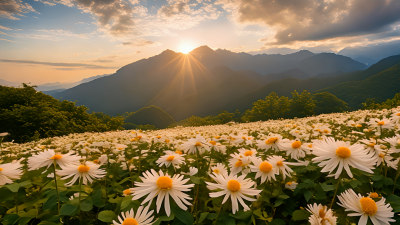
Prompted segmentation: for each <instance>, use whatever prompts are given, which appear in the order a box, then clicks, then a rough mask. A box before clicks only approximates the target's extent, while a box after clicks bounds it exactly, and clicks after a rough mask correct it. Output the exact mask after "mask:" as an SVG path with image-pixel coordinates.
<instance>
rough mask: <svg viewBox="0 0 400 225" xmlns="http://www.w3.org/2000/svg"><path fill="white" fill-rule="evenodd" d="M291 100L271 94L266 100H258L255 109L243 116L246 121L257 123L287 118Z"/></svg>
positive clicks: (254, 104) (254, 105)
mask: <svg viewBox="0 0 400 225" xmlns="http://www.w3.org/2000/svg"><path fill="white" fill-rule="evenodd" d="M290 103H291V102H290V100H289V98H288V97H285V96H281V97H279V96H278V94H276V93H275V92H271V93H270V94H269V95H268V96H267V97H265V99H260V100H257V101H256V102H254V103H253V107H252V108H251V109H249V110H247V111H246V112H245V114H244V116H243V120H244V121H257V120H268V119H278V118H287V117H288V116H289V109H290V107H289V106H290Z"/></svg>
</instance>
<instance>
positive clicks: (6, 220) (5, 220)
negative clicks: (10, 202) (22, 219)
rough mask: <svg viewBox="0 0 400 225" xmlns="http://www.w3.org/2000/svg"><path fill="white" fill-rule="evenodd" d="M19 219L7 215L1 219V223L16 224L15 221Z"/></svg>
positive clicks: (5, 224)
mask: <svg viewBox="0 0 400 225" xmlns="http://www.w3.org/2000/svg"><path fill="white" fill-rule="evenodd" d="M18 219H19V216H18V215H17V214H7V215H5V216H4V217H3V219H2V221H1V223H2V224H4V225H9V224H10V225H11V224H15V222H17V220H18Z"/></svg>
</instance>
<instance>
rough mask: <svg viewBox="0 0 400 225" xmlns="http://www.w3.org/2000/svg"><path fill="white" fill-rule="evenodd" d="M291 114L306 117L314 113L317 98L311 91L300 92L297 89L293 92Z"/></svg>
mask: <svg viewBox="0 0 400 225" xmlns="http://www.w3.org/2000/svg"><path fill="white" fill-rule="evenodd" d="M289 109H290V111H289V114H290V115H291V116H292V117H306V116H311V115H313V114H314V109H315V100H314V99H313V96H312V94H311V93H310V92H308V91H306V90H303V91H302V92H301V93H298V92H297V91H296V90H294V91H293V92H292V99H291V100H290V106H289Z"/></svg>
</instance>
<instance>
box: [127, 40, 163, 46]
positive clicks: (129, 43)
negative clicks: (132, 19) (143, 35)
mask: <svg viewBox="0 0 400 225" xmlns="http://www.w3.org/2000/svg"><path fill="white" fill-rule="evenodd" d="M122 45H124V46H133V47H142V46H149V45H157V43H156V42H154V41H150V40H145V39H139V40H134V41H126V42H122Z"/></svg>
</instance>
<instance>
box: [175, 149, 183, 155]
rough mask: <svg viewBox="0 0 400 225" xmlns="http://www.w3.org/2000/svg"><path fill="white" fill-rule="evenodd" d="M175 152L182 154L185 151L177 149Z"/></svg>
mask: <svg viewBox="0 0 400 225" xmlns="http://www.w3.org/2000/svg"><path fill="white" fill-rule="evenodd" d="M175 153H176V154H179V155H182V154H183V152H182V151H180V150H176V151H175Z"/></svg>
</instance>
